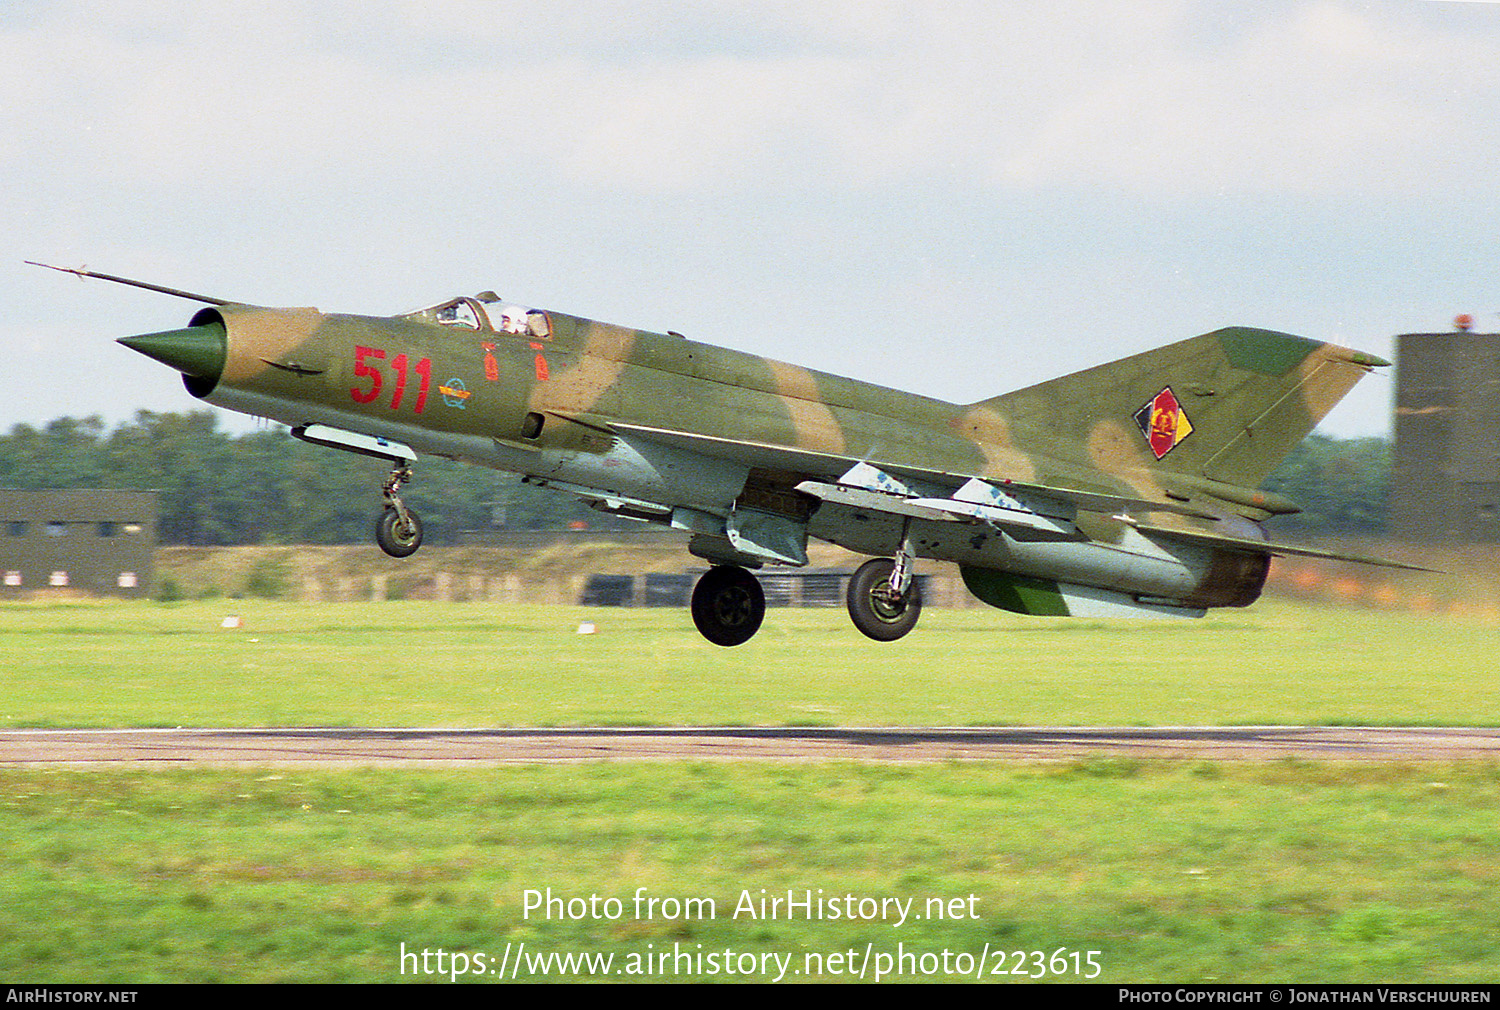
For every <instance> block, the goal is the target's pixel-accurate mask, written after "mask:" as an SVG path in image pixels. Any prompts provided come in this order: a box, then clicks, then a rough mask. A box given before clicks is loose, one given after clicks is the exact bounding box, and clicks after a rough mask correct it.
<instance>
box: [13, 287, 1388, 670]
mask: <svg viewBox="0 0 1500 1010" xmlns="http://www.w3.org/2000/svg"><path fill="white" fill-rule="evenodd" d="M38 265H45V264H38ZM52 269H66V268H60V267H53V268H52ZM67 272H69V273H75V274H78V275H79V276H83V277H97V278H101V279H104V280H110V281H115V282H118V283H122V284H129V285H132V286H135V287H140V288H145V289H147V290H152V291H158V292H162V293H164V294H169V295H174V296H177V297H182V298H187V299H190V300H194V301H198V302H201V303H204V304H205V306H206V307H205V308H203V309H201V310H199V311H198V312H197V314H196V315H194V316H193V317H192V318H191V320H190V321H189V323H188V325H187V327H186V328H184V329H180V330H172V331H169V332H164V333H147V334H143V335H140V336H131V337H124V338H121V339H120V341H119V342H120V343H122V344H124V345H125V346H126V347H129V348H131V349H132V350H135V351H138V352H140V353H142V354H145V355H146V356H148V357H150V358H154V359H155V360H157V361H159V362H162V363H163V364H166V365H169V366H171V367H172V368H175V369H176V370H177V371H179V372H181V373H182V377H183V383H184V385H185V386H186V388H187V391H188V393H189V394H191V395H192V396H194V397H196V398H197V399H199V400H202V401H204V402H205V403H209V404H212V405H214V406H218V407H224V408H227V409H229V410H236V411H240V412H242V413H246V414H252V415H256V416H259V417H265V418H269V419H272V420H274V421H279V422H281V423H283V424H285V425H287V426H289V427H290V429H291V434H292V435H294V436H295V437H297V438H299V439H302V440H304V441H307V442H312V443H316V444H318V445H321V446H327V447H328V448H331V449H338V450H343V451H346V452H354V453H361V454H363V455H366V456H373V457H377V458H379V459H383V460H386V461H388V462H389V463H390V464H391V471H390V475H389V477H388V478H387V479H386V481H385V483H384V485H383V487H382V488H381V489H380V493H381V496H382V499H383V507H382V508H381V510H380V512H379V518H378V520H377V522H376V525H375V539H376V541H377V543H379V545H380V546H381V548H382V549H383V550H385V551H386V553H388V554H390V555H392V556H395V557H404V556H407V555H410V554H411V553H413V552H414V551H416V550H417V548H418V547H419V546H420V545H421V542H422V522H421V520H420V518H419V517H418V516H417V514H416V513H415V512H413V511H412V509H411V508H410V507H409V506H407V505H406V504H405V503H404V502H403V501H402V499H401V495H400V490H401V487H402V486H403V484H404V483H406V482H407V481H408V480H410V479H411V477H412V473H413V465H414V464H415V463H416V461H417V459H418V456H419V454H428V455H434V456H442V457H446V458H449V459H457V460H461V461H464V462H467V463H475V464H479V465H481V466H489V467H494V468H496V469H500V470H507V471H512V472H515V473H518V474H521V475H523V477H524V479H525V480H526V481H528V482H530V483H533V484H536V485H540V486H543V487H549V488H554V489H556V490H558V491H561V492H565V493H568V494H572V495H576V496H578V497H579V498H581V499H583V500H584V501H586V502H587V503H588V504H590V505H591V506H593V507H594V508H597V509H599V510H600V511H603V512H607V513H611V514H614V515H619V516H626V517H629V518H632V519H638V520H641V521H644V522H649V523H656V524H658V525H661V526H665V527H671V528H673V529H678V530H683V531H685V532H686V533H687V534H688V536H689V539H688V550H689V551H691V552H692V553H693V554H694V555H696V556H698V557H700V558H703V559H704V560H706V561H708V562H710V563H711V564H712V566H713V567H711V568H710V569H709V570H708V572H707V573H706V574H704V575H703V576H702V577H701V578H700V579H699V580H698V582H697V584H696V586H695V588H694V591H693V595H692V616H693V621H694V623H695V625H696V626H697V628H698V630H699V631H700V632H701V633H702V634H703V636H704V637H705V638H707V639H708V640H709V641H710V642H713V643H716V644H718V645H724V646H734V645H739V644H741V643H744V642H746V641H748V640H749V639H750V638H751V637H752V636H753V635H754V634H755V633H756V631H757V630H758V629H759V628H760V626H761V622H762V620H763V618H764V616H765V597H764V595H763V593H762V591H761V587H760V584H759V582H758V581H757V580H756V578H755V577H754V576H753V575H752V574H751V573H750V571H749V570H748V569H752V568H759V567H761V566H763V565H792V566H798V565H806V564H807V560H808V559H807V544H808V542H809V540H810V539H818V540H824V541H827V542H830V543H834V544H838V545H840V546H842V547H845V548H848V549H849V550H852V551H855V552H858V553H860V554H866V555H870V556H871V560H869V561H866V562H865V563H864V564H863V565H861V566H860V568H859V569H858V570H857V571H856V572H855V573H854V575H853V577H852V578H851V579H850V582H849V588H848V594H847V604H848V610H849V616H850V618H851V619H852V620H853V622H854V625H855V627H857V628H858V629H859V630H860V631H861V632H863V633H864V634H865V635H867V636H869V637H870V638H873V639H877V640H880V641H893V640H895V639H898V638H901V637H902V636H903V635H905V634H906V633H907V632H909V631H911V630H912V628H913V627H914V626H915V625H916V623H917V619H918V617H919V615H920V613H921V607H922V600H921V595H920V589H919V583H918V582H917V580H915V579H914V578H913V571H912V569H913V562H914V561H915V560H916V559H917V558H929V559H938V560H942V561H951V562H954V563H956V564H957V565H958V566H959V571H960V573H961V574H962V577H963V580H964V583H965V585H966V586H967V587H968V588H969V590H970V591H971V592H972V593H973V594H974V595H975V596H977V597H978V598H979V599H981V600H982V601H984V602H985V603H987V604H990V605H991V606H994V607H998V608H1001V609H1004V610H1009V611H1014V612H1017V613H1022V614H1034V615H1053V616H1067V615H1075V616H1078V615H1085V616H1104V617H1141V616H1182V617H1198V616H1202V615H1203V613H1204V612H1205V611H1206V610H1207V609H1208V608H1211V607H1243V606H1246V605H1248V604H1250V603H1252V602H1253V601H1254V600H1255V599H1256V598H1257V597H1258V596H1259V595H1260V591H1261V588H1262V586H1263V585H1264V584H1265V581H1266V574H1267V571H1268V568H1269V565H1270V560H1271V557H1272V556H1273V555H1285V554H1299V555H1311V556H1317V557H1332V558H1340V559H1344V560H1356V561H1369V562H1372V563H1376V564H1382V563H1386V562H1379V561H1374V559H1367V558H1356V557H1352V556H1349V555H1340V554H1335V553H1331V552H1325V551H1317V550H1311V549H1307V548H1302V547H1297V546H1293V545H1288V544H1279V543H1272V542H1270V541H1269V540H1268V539H1267V537H1266V533H1265V531H1264V529H1263V527H1262V526H1261V523H1262V521H1263V520H1265V519H1267V518H1269V517H1271V516H1274V515H1279V514H1285V513H1291V512H1296V511H1297V510H1298V509H1297V506H1296V505H1295V504H1293V503H1292V502H1290V501H1288V500H1286V499H1285V498H1282V497H1280V496H1278V495H1275V494H1271V493H1268V492H1266V491H1262V490H1258V488H1259V485H1260V484H1261V482H1262V481H1263V480H1264V479H1265V477H1266V475H1267V474H1269V473H1270V472H1271V470H1272V469H1274V468H1275V466H1276V465H1277V464H1278V463H1279V462H1280V460H1281V459H1282V458H1283V457H1284V456H1285V455H1286V454H1287V453H1288V452H1289V451H1290V450H1291V449H1292V448H1293V447H1294V446H1295V445H1296V444H1297V443H1298V442H1299V441H1300V440H1301V439H1302V438H1303V437H1304V436H1305V435H1307V433H1308V432H1310V431H1311V430H1312V428H1313V427H1314V425H1316V424H1317V422H1318V421H1319V420H1320V419H1321V418H1322V417H1323V416H1324V415H1325V414H1326V413H1327V412H1328V410H1329V409H1330V408H1332V407H1333V405H1334V404H1335V403H1337V402H1338V400H1339V399H1340V398H1342V397H1343V396H1344V394H1345V393H1347V392H1348V391H1349V390H1350V388H1352V387H1353V386H1354V384H1355V383H1356V382H1357V381H1358V380H1359V379H1360V378H1361V377H1362V376H1364V375H1365V373H1367V372H1369V371H1370V370H1371V369H1373V368H1376V367H1381V366H1385V365H1388V364H1389V362H1386V361H1383V360H1381V359H1380V358H1377V357H1375V356H1373V355H1370V354H1365V353H1362V352H1360V351H1354V350H1349V349H1346V348H1343V347H1338V346H1335V345H1333V344H1326V343H1320V342H1318V341H1315V340H1309V339H1306V338H1304V337H1298V336H1292V335H1290V334H1286V333H1277V332H1273V331H1270V330H1263V329H1252V328H1248V327H1242V326H1233V327H1228V328H1225V329H1221V330H1216V331H1214V332H1212V333H1207V334H1204V335H1202V336H1197V337H1192V338H1191V339H1188V340H1183V341H1180V342H1178V343H1174V344H1169V345H1167V346H1165V347H1161V348H1159V349H1157V350H1152V351H1147V352H1145V353H1142V354H1136V355H1133V356H1131V357H1127V358H1124V359H1121V360H1119V361H1114V362H1111V363H1109V364H1104V365H1099V366H1097V367H1094V368H1089V369H1086V370H1085V371H1082V372H1077V373H1074V374H1072V375H1066V376H1063V377H1062V378H1058V379H1053V380H1051V381H1048V382H1043V383H1040V384H1038V385H1035V386H1030V387H1027V388H1025V389H1020V390H1017V391H1015V392H1011V393H1005V394H1003V395H1000V396H996V397H993V398H992V399H987V400H981V401H979V402H977V403H969V404H957V403H948V402H944V401H942V400H937V399H932V398H929V397H926V396H921V395H918V394H915V393H906V392H900V391H898V390H895V389H888V388H885V387H881V386H876V385H872V384H870V383H866V382H859V381H856V380H854V379H847V378H842V377H840V376H837V375H830V374H825V373H822V372H816V371H812V370H810V369H807V368H802V367H799V366H796V365H790V364H786V363H783V362H780V361H773V360H770V359H768V358H762V357H757V356H755V355H753V354H747V353H744V352H741V351H736V350H730V349H727V348H723V347H715V346H711V345H709V344H702V343H697V342H695V341H692V340H688V339H686V338H685V337H683V336H682V335H680V334H677V333H673V332H667V333H651V332H646V331H643V330H637V329H630V328H627V327H622V326H615V325H611V324H609V323H602V322H596V321H594V320H590V319H583V318H580V317H577V316H571V315H567V314H565V313H562V312H555V311H551V310H544V309H536V308H530V307H527V306H523V305H519V304H513V303H510V302H507V301H505V300H503V299H501V298H500V297H498V296H497V295H495V294H494V293H493V292H485V293H483V294H478V295H475V296H473V297H461V298H450V299H448V300H447V301H444V302H441V303H440V304H437V305H434V306H432V307H430V308H425V309H421V310H418V311H415V312H409V313H405V314H402V315H397V316H360V315H340V314H332V313H323V312H319V311H318V310H316V309H287V308H266V307H261V306H256V305H248V304H242V303H238V302H233V301H230V300H227V299H222V298H213V297H208V296H205V295H197V294H193V293H191V292H187V291H181V290H178V289H175V288H168V287H163V286H161V285H156V284H149V283H146V282H144V281H137V280H131V279H129V278H124V277H115V276H112V275H108V274H100V273H95V272H92V271H88V270H81V269H80V270H67ZM997 370H998V369H997ZM1398 567H1404V566H1398Z"/></svg>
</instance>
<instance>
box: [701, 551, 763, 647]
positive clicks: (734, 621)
mask: <svg viewBox="0 0 1500 1010" xmlns="http://www.w3.org/2000/svg"><path fill="white" fill-rule="evenodd" d="M765 616H766V594H765V592H764V590H762V589H761V588H760V582H759V581H758V580H757V579H756V578H755V576H753V575H751V574H750V573H749V572H747V571H745V569H743V568H741V567H739V566H738V565H719V566H718V567H717V568H710V569H709V570H708V571H706V572H704V573H703V577H702V578H700V579H699V580H698V584H697V585H696V586H694V587H693V623H694V624H695V625H697V626H698V631H699V632H700V633H701V634H702V635H703V637H704V638H706V639H708V640H709V641H710V642H712V643H714V644H715V645H743V644H744V643H745V642H748V641H750V639H751V638H753V637H754V636H755V633H756V632H757V631H759V630H760V622H761V621H762V620H764V619H765Z"/></svg>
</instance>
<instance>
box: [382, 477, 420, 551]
mask: <svg viewBox="0 0 1500 1010" xmlns="http://www.w3.org/2000/svg"><path fill="white" fill-rule="evenodd" d="M409 480H411V466H410V464H405V463H398V464H397V465H396V466H394V467H393V468H392V469H391V475H390V476H389V477H387V478H386V481H385V484H384V485H383V486H382V487H381V489H380V492H381V496H382V497H383V498H384V499H385V510H384V511H383V512H381V513H380V518H379V519H377V520H375V542H376V543H377V544H379V545H380V549H381V550H383V551H385V552H386V553H387V554H389V555H390V556H391V557H393V558H408V557H411V556H412V555H413V554H415V553H416V552H417V548H418V547H421V546H422V520H421V519H420V518H418V516H417V514H416V513H415V512H413V511H412V510H411V509H409V508H407V507H406V504H405V503H404V502H403V501H402V500H401V496H400V495H399V494H397V493H396V492H398V491H400V490H401V485H402V484H405V483H406V482H407V481H409Z"/></svg>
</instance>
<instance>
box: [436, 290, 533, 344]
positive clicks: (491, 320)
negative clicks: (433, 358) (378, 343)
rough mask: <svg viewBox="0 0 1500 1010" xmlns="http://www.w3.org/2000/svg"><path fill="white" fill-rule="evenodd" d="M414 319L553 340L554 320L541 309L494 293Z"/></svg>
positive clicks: (447, 304) (454, 301) (451, 303)
mask: <svg viewBox="0 0 1500 1010" xmlns="http://www.w3.org/2000/svg"><path fill="white" fill-rule="evenodd" d="M408 318H411V319H420V320H422V321H423V322H429V323H438V324H439V325H442V326H454V327H459V328H462V329H468V330H492V331H494V332H495V333H512V334H515V335H516V336H520V337H529V338H530V339H532V340H550V339H552V321H551V320H550V319H548V318H547V313H545V312H542V311H541V310H539V309H528V308H526V307H525V306H524V305H511V304H509V303H506V302H503V301H501V300H500V297H499V296H498V295H496V294H495V293H494V292H492V291H486V292H484V293H483V294H481V295H476V296H475V297H473V298H454V299H452V300H451V301H446V302H443V303H442V304H441V305H434V306H433V307H432V308H430V309H422V310H421V311H420V312H412V313H410V314H409V315H408Z"/></svg>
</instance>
